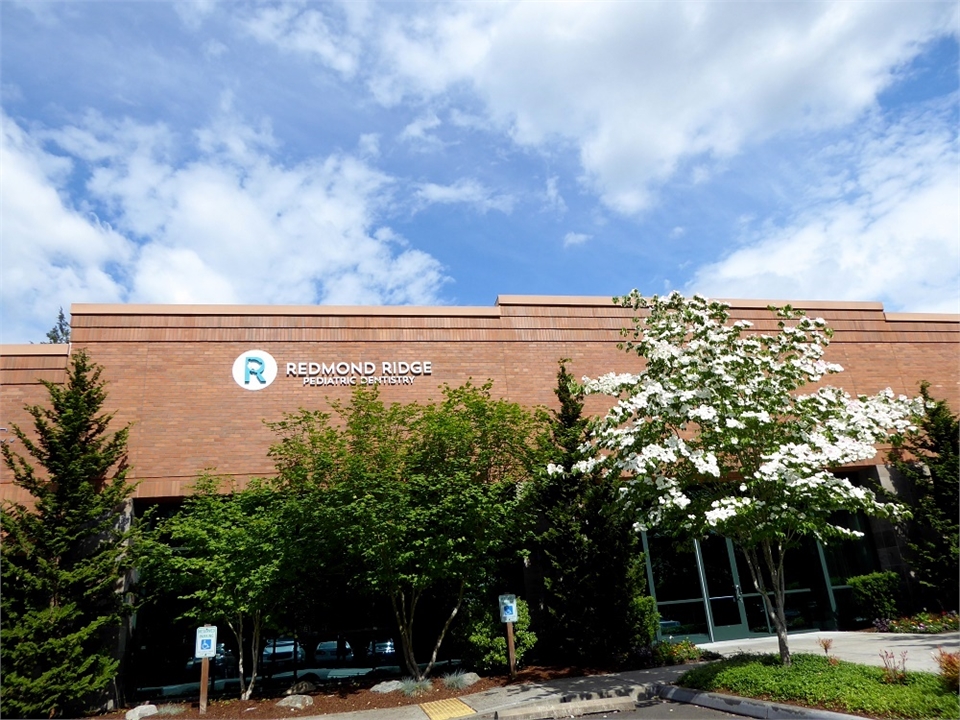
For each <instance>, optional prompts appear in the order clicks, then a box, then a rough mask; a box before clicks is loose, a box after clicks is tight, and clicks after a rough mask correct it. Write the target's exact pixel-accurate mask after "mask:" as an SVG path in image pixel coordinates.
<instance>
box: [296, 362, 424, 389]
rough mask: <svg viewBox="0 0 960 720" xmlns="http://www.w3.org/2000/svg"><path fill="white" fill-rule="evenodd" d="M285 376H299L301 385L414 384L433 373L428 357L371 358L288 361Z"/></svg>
mask: <svg viewBox="0 0 960 720" xmlns="http://www.w3.org/2000/svg"><path fill="white" fill-rule="evenodd" d="M286 368H287V372H286V376H287V377H295V378H300V379H301V383H302V384H303V385H313V386H317V387H325V386H328V385H413V381H414V380H416V379H417V378H418V377H422V376H423V375H432V374H433V363H432V362H431V361H429V360H410V361H407V360H384V361H381V362H372V361H370V360H366V361H363V362H344V361H340V362H332V363H329V364H328V363H325V362H288V363H286Z"/></svg>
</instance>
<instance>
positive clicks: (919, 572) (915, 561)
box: [890, 383, 960, 610]
mask: <svg viewBox="0 0 960 720" xmlns="http://www.w3.org/2000/svg"><path fill="white" fill-rule="evenodd" d="M920 395H921V396H922V397H923V400H924V406H925V407H924V413H923V417H922V418H921V420H920V427H919V429H918V430H916V431H915V432H911V433H908V434H906V435H905V436H904V437H902V438H895V439H894V448H893V450H892V451H891V452H890V461H891V463H893V465H894V466H895V467H896V468H897V469H898V470H899V471H900V473H901V474H902V475H903V476H904V477H905V478H906V479H907V481H908V482H909V484H910V491H911V494H912V496H913V500H912V502H911V506H910V509H911V511H912V513H913V520H912V522H910V523H909V524H908V526H907V527H908V538H907V540H908V542H907V545H908V548H909V550H910V564H911V566H912V568H913V571H914V573H915V577H916V579H917V581H918V583H919V584H920V587H921V597H922V599H923V601H924V603H926V604H927V605H928V606H929V607H937V606H939V607H940V608H941V609H943V610H956V609H957V608H958V594H960V590H958V585H957V568H958V566H960V532H958V525H960V523H958V519H957V508H958V507H960V462H958V455H960V452H958V448H960V423H958V419H957V416H956V415H954V414H953V413H952V412H950V408H949V407H948V406H947V404H946V402H944V401H943V400H933V398H931V397H930V386H929V384H928V383H923V384H921V386H920Z"/></svg>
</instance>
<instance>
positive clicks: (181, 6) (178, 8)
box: [173, 0, 217, 30]
mask: <svg viewBox="0 0 960 720" xmlns="http://www.w3.org/2000/svg"><path fill="white" fill-rule="evenodd" d="M216 7H217V0H176V2H174V3H173V9H174V11H175V12H176V13H177V15H178V16H179V18H180V22H182V23H183V24H184V25H185V26H186V27H187V29H189V30H199V29H200V26H201V25H203V21H204V20H206V19H207V18H208V17H209V16H210V15H212V14H213V12H214V10H216Z"/></svg>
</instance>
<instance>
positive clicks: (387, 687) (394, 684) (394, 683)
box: [370, 680, 403, 693]
mask: <svg viewBox="0 0 960 720" xmlns="http://www.w3.org/2000/svg"><path fill="white" fill-rule="evenodd" d="M402 687H403V683H402V682H400V681H399V680H384V681H383V682H382V683H377V684H376V685H374V686H373V687H372V688H370V689H371V690H373V692H375V693H391V692H396V691H397V690H399V689H400V688H402Z"/></svg>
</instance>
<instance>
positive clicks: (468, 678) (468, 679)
mask: <svg viewBox="0 0 960 720" xmlns="http://www.w3.org/2000/svg"><path fill="white" fill-rule="evenodd" d="M463 682H464V683H465V684H466V686H467V687H470V686H471V685H476V684H477V683H478V682H480V676H479V675H477V674H476V673H475V672H468V673H464V674H463Z"/></svg>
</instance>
